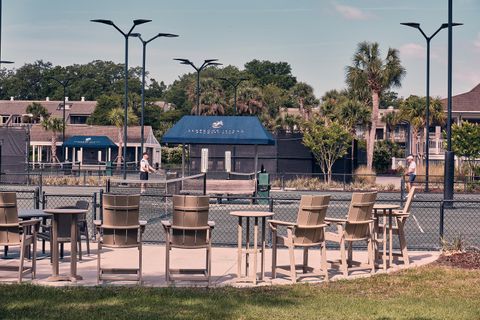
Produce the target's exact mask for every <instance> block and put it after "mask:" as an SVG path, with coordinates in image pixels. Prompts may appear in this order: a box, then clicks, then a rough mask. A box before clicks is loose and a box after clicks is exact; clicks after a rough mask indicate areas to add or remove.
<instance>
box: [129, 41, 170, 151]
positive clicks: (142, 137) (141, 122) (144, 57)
mask: <svg viewBox="0 0 480 320" xmlns="http://www.w3.org/2000/svg"><path fill="white" fill-rule="evenodd" d="M130 36H131V37H137V38H138V39H140V41H141V42H142V46H143V61H142V111H141V116H140V150H141V151H140V153H141V154H142V153H143V142H144V135H145V131H144V119H145V61H146V58H147V44H149V43H150V42H152V41H153V40H155V39H157V38H159V37H167V38H175V37H178V35H176V34H172V33H159V34H157V35H156V36H154V37H153V38H151V39H149V40H146V41H145V40H143V39H142V35H141V34H140V33H132V34H131V35H130Z"/></svg>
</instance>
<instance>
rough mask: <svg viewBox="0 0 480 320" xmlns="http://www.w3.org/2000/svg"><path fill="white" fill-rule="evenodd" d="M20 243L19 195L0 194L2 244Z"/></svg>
mask: <svg viewBox="0 0 480 320" xmlns="http://www.w3.org/2000/svg"><path fill="white" fill-rule="evenodd" d="M18 243H20V229H19V223H18V210H17V194H16V193H15V192H0V244H2V245H8V244H11V245H13V244H18Z"/></svg>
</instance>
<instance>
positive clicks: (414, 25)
mask: <svg viewBox="0 0 480 320" xmlns="http://www.w3.org/2000/svg"><path fill="white" fill-rule="evenodd" d="M401 24H402V25H404V26H407V27H411V28H415V29H418V30H419V31H420V33H421V34H422V35H423V37H424V38H425V40H426V41H427V83H426V91H427V93H426V99H427V106H426V111H425V127H426V130H427V134H426V137H425V144H426V157H425V192H428V191H429V187H428V180H429V179H428V178H429V162H430V161H429V160H430V41H431V40H432V39H433V37H435V36H436V35H437V33H439V32H440V30H442V29H445V28H447V27H448V24H447V23H443V24H442V25H441V26H440V27H439V28H438V29H437V31H435V32H434V33H433V34H432V35H431V36H427V35H426V34H425V32H424V31H423V30H422V28H421V27H420V23H415V22H405V23H401ZM453 25H455V26H457V25H461V23H454V24H453Z"/></svg>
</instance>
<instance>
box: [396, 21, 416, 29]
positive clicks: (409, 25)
mask: <svg viewBox="0 0 480 320" xmlns="http://www.w3.org/2000/svg"><path fill="white" fill-rule="evenodd" d="M400 24H402V25H404V26H407V27H411V28H415V29H419V28H420V23H416V22H402V23H400Z"/></svg>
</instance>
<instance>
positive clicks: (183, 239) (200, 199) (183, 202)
mask: <svg viewBox="0 0 480 320" xmlns="http://www.w3.org/2000/svg"><path fill="white" fill-rule="evenodd" d="M208 210H209V197H207V196H187V195H175V196H173V219H172V220H173V221H172V238H171V242H172V244H173V245H176V246H186V247H192V246H203V245H206V244H207V243H208V238H207V230H206V229H205V227H206V226H208ZM182 227H185V228H188V230H187V229H182ZM196 227H198V228H199V230H195V228H196ZM192 228H193V229H192ZM200 228H202V229H200Z"/></svg>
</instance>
